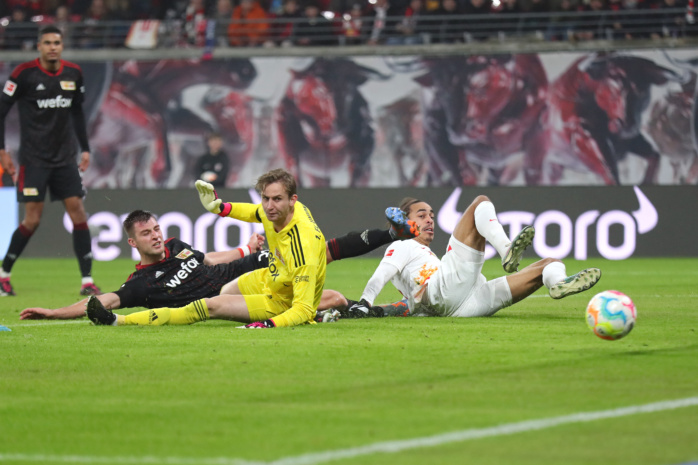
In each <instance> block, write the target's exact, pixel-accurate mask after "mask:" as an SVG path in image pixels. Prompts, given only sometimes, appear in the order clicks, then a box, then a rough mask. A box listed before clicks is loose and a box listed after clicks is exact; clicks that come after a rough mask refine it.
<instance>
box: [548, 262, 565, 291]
mask: <svg viewBox="0 0 698 465" xmlns="http://www.w3.org/2000/svg"><path fill="white" fill-rule="evenodd" d="M566 277H567V269H566V268H565V264H564V263H562V262H552V263H548V264H547V265H545V268H543V284H545V287H547V288H548V289H551V288H552V287H553V286H554V285H555V284H557V283H559V282H560V281H562V280H563V279H565V278H566Z"/></svg>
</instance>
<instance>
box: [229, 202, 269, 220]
mask: <svg viewBox="0 0 698 465" xmlns="http://www.w3.org/2000/svg"><path fill="white" fill-rule="evenodd" d="M221 208H222V212H223V213H226V214H225V215H223V214H221V216H229V217H230V218H235V219H236V220H240V221H244V222H246V223H261V222H262V219H261V217H260V214H259V210H261V209H262V206H261V205H255V204H253V203H237V202H236V203H232V202H231V203H224V204H223V205H222V206H221Z"/></svg>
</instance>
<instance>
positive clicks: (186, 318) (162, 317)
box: [118, 299, 209, 326]
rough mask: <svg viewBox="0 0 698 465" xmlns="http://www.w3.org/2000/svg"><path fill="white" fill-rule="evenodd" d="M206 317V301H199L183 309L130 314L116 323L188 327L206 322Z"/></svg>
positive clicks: (165, 308) (154, 310)
mask: <svg viewBox="0 0 698 465" xmlns="http://www.w3.org/2000/svg"><path fill="white" fill-rule="evenodd" d="M208 317H209V315H208V307H207V306H206V301H205V300H204V299H200V300H197V301H194V302H192V303H190V304H188V305H185V306H184V307H178V308H169V307H163V308H154V309H151V310H144V311H142V312H136V313H131V314H130V315H126V316H124V319H123V321H118V324H119V325H141V326H161V325H190V324H192V323H196V322H197V321H206V320H207V319H208Z"/></svg>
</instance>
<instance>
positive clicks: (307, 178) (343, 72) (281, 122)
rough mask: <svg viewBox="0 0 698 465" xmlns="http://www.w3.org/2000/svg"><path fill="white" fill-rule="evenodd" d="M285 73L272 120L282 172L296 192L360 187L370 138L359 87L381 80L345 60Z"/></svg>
mask: <svg viewBox="0 0 698 465" xmlns="http://www.w3.org/2000/svg"><path fill="white" fill-rule="evenodd" d="M291 73H292V76H291V80H290V82H289V83H288V86H287V87H286V93H285V95H284V97H283V98H282V100H281V102H280V103H279V107H278V109H277V115H276V120H277V127H278V131H279V145H280V148H281V151H282V153H283V155H284V157H285V160H286V164H287V168H288V169H289V170H290V171H291V172H293V173H294V174H295V176H296V179H298V182H299V184H300V185H301V186H302V187H330V186H332V187H343V186H348V187H361V186H366V185H367V184H368V181H369V175H370V157H371V154H372V153H373V148H374V145H375V137H374V130H373V128H372V126H371V122H372V118H371V114H370V112H369V107H368V103H367V102H366V99H365V98H364V97H363V95H362V94H361V92H360V90H359V87H360V86H361V85H363V84H364V83H366V82H367V81H368V80H369V79H381V80H384V79H387V76H384V75H382V74H380V73H379V72H378V71H375V70H373V69H370V68H366V67H363V66H361V65H358V64H356V63H354V62H353V61H351V60H348V59H345V58H332V59H329V58H318V59H315V60H313V61H312V63H311V64H310V65H308V66H307V67H305V68H303V69H301V70H297V71H293V70H292V71H291ZM347 173H348V174H347Z"/></svg>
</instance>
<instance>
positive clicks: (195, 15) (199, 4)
mask: <svg viewBox="0 0 698 465" xmlns="http://www.w3.org/2000/svg"><path fill="white" fill-rule="evenodd" d="M183 24H184V39H185V41H186V42H187V43H188V44H189V45H195V46H197V47H201V46H203V45H204V41H205V40H206V5H205V4H204V0H189V4H188V5H187V8H186V9H185V10H184V23H183Z"/></svg>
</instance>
